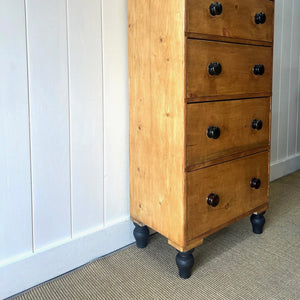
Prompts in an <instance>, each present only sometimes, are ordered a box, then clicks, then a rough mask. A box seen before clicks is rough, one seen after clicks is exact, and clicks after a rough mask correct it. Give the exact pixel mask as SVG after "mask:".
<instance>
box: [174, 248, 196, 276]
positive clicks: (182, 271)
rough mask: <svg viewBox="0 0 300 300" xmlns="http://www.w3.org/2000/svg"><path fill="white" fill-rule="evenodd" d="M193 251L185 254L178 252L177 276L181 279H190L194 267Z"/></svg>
mask: <svg viewBox="0 0 300 300" xmlns="http://www.w3.org/2000/svg"><path fill="white" fill-rule="evenodd" d="M193 252H194V249H192V250H190V251H187V252H180V251H178V254H177V255H176V264H177V267H178V270H179V276H180V277H181V278H183V279H187V278H189V277H191V274H192V268H193V265H194V256H193V254H192V253H193Z"/></svg>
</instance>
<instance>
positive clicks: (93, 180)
mask: <svg viewBox="0 0 300 300" xmlns="http://www.w3.org/2000/svg"><path fill="white" fill-rule="evenodd" d="M68 9H69V11H68V15H69V53H70V60H69V62H70V109H71V170H72V172H71V185H72V208H73V209H72V212H73V222H72V223H73V232H74V234H78V233H80V232H82V231H85V230H88V229H91V228H93V227H97V226H100V225H102V224H103V112H102V110H103V103H102V49H101V47H102V45H101V43H102V41H101V37H102V34H101V1H99V0H89V1H86V0H69V1H68Z"/></svg>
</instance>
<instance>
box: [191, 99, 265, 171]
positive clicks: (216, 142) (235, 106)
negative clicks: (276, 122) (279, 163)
mask: <svg viewBox="0 0 300 300" xmlns="http://www.w3.org/2000/svg"><path fill="white" fill-rule="evenodd" d="M186 117H187V127H186V130H187V132H186V136H187V141H186V142H187V166H191V165H195V164H199V163H203V162H206V161H209V160H213V159H216V158H221V157H225V156H228V155H231V154H235V153H240V152H243V151H248V150H251V149H256V148H261V147H267V146H268V145H269V129H270V126H269V117H270V98H256V99H245V100H232V101H219V102H205V103H194V104H187V115H186Z"/></svg>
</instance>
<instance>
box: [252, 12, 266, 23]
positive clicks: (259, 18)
mask: <svg viewBox="0 0 300 300" xmlns="http://www.w3.org/2000/svg"><path fill="white" fill-rule="evenodd" d="M254 19H255V23H256V24H264V23H265V22H266V19H267V17H266V14H265V13H264V12H261V13H259V14H256V15H255V18H254Z"/></svg>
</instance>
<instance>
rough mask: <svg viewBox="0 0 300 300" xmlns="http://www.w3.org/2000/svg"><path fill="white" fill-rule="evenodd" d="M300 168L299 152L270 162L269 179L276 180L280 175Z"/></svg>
mask: <svg viewBox="0 0 300 300" xmlns="http://www.w3.org/2000/svg"><path fill="white" fill-rule="evenodd" d="M299 169H300V153H299V154H297V155H294V156H291V157H288V158H287V159H284V160H280V161H277V162H275V163H272V164H271V171H270V179H271V181H273V180H276V179H278V178H280V177H283V176H285V175H288V174H290V173H293V172H295V171H297V170H299Z"/></svg>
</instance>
